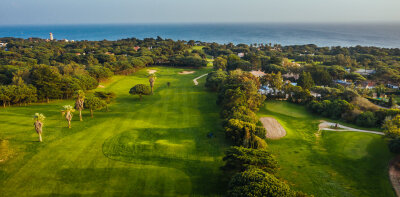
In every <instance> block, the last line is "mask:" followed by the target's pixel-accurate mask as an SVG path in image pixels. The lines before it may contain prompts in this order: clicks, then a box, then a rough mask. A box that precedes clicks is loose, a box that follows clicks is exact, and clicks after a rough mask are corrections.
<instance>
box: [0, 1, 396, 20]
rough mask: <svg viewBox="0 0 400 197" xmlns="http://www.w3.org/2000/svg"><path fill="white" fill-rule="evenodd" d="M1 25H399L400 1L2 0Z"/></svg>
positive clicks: (0, 3)
mask: <svg viewBox="0 0 400 197" xmlns="http://www.w3.org/2000/svg"><path fill="white" fill-rule="evenodd" d="M0 8H1V9H0V24H89V23H199V22H203V23H212V22H400V0H0Z"/></svg>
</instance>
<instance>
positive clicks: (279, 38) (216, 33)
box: [0, 22, 400, 48]
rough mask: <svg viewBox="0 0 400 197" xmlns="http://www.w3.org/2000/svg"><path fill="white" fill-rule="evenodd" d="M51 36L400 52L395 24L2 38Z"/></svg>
mask: <svg viewBox="0 0 400 197" xmlns="http://www.w3.org/2000/svg"><path fill="white" fill-rule="evenodd" d="M50 32H52V33H53V34H54V38H55V39H58V40H63V39H68V40H77V41H78V40H89V41H99V40H110V41H113V40H120V39H126V38H138V39H143V38H156V37H157V36H160V37H162V38H165V39H173V40H187V41H188V40H195V41H204V42H216V43H219V44H227V43H234V44H241V43H243V44H253V43H258V44H260V43H263V44H267V43H272V44H281V45H283V46H289V45H305V44H315V45H317V46H321V47H323V46H326V47H331V46H343V47H350V46H357V45H360V46H375V47H383V48H400V23H398V22H386V23H382V22H370V23H366V22H356V23H355V22H349V23H343V22H340V23H338V22H336V23H317V22H308V23H292V22H287V23H285V22H280V23H273V22H264V23H262V22H254V23H243V22H237V23H229V22H221V23H125V24H124V23H121V24H27V25H22V24H15V25H10V24H3V25H0V38H2V37H15V38H24V39H26V38H30V37H35V38H42V39H46V38H48V37H49V33H50Z"/></svg>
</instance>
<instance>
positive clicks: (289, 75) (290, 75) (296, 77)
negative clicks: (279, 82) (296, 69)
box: [282, 73, 300, 80]
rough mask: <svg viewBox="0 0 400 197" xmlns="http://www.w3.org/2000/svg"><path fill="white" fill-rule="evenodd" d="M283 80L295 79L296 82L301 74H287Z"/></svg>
mask: <svg viewBox="0 0 400 197" xmlns="http://www.w3.org/2000/svg"><path fill="white" fill-rule="evenodd" d="M282 77H283V78H286V79H289V78H293V79H295V80H298V79H299V78H300V75H299V74H294V73H286V74H283V75H282Z"/></svg>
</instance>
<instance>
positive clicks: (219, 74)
mask: <svg viewBox="0 0 400 197" xmlns="http://www.w3.org/2000/svg"><path fill="white" fill-rule="evenodd" d="M226 77H227V73H226V72H225V71H214V72H210V73H208V75H207V79H206V84H205V87H206V88H208V89H210V90H211V91H219V89H220V87H221V86H222V85H223V83H224V81H225V80H226Z"/></svg>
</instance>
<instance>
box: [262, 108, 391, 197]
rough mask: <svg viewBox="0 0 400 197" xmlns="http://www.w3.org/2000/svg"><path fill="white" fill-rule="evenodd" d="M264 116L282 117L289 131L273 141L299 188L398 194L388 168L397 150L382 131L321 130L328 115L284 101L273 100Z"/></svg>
mask: <svg viewBox="0 0 400 197" xmlns="http://www.w3.org/2000/svg"><path fill="white" fill-rule="evenodd" d="M259 116H260V117H263V116H270V117H274V118H276V119H277V120H278V121H279V122H280V123H281V124H282V125H283V127H284V128H285V129H286V131H287V136H286V137H284V138H282V139H279V140H268V144H269V148H270V150H272V152H273V153H274V154H275V155H277V158H278V161H279V164H280V166H281V170H280V172H279V174H278V176H280V177H281V178H283V179H285V180H287V181H288V183H289V184H290V185H291V186H292V187H293V188H295V189H298V190H301V191H304V192H306V193H308V194H313V195H314V196H374V197H376V196H395V193H394V191H393V189H392V187H391V184H390V181H389V178H388V169H387V166H388V163H389V160H390V159H391V158H392V157H393V155H392V154H391V153H390V152H389V151H388V148H387V145H386V143H385V141H384V139H383V137H382V136H378V135H374V134H368V133H356V132H332V131H323V132H321V133H318V132H317V131H318V124H319V120H320V119H322V118H319V117H317V116H314V115H312V114H309V113H308V112H307V111H306V110H305V109H304V107H303V106H299V105H295V104H291V103H288V102H283V101H269V102H267V103H266V104H265V106H264V107H262V109H261V110H260V112H259Z"/></svg>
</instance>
